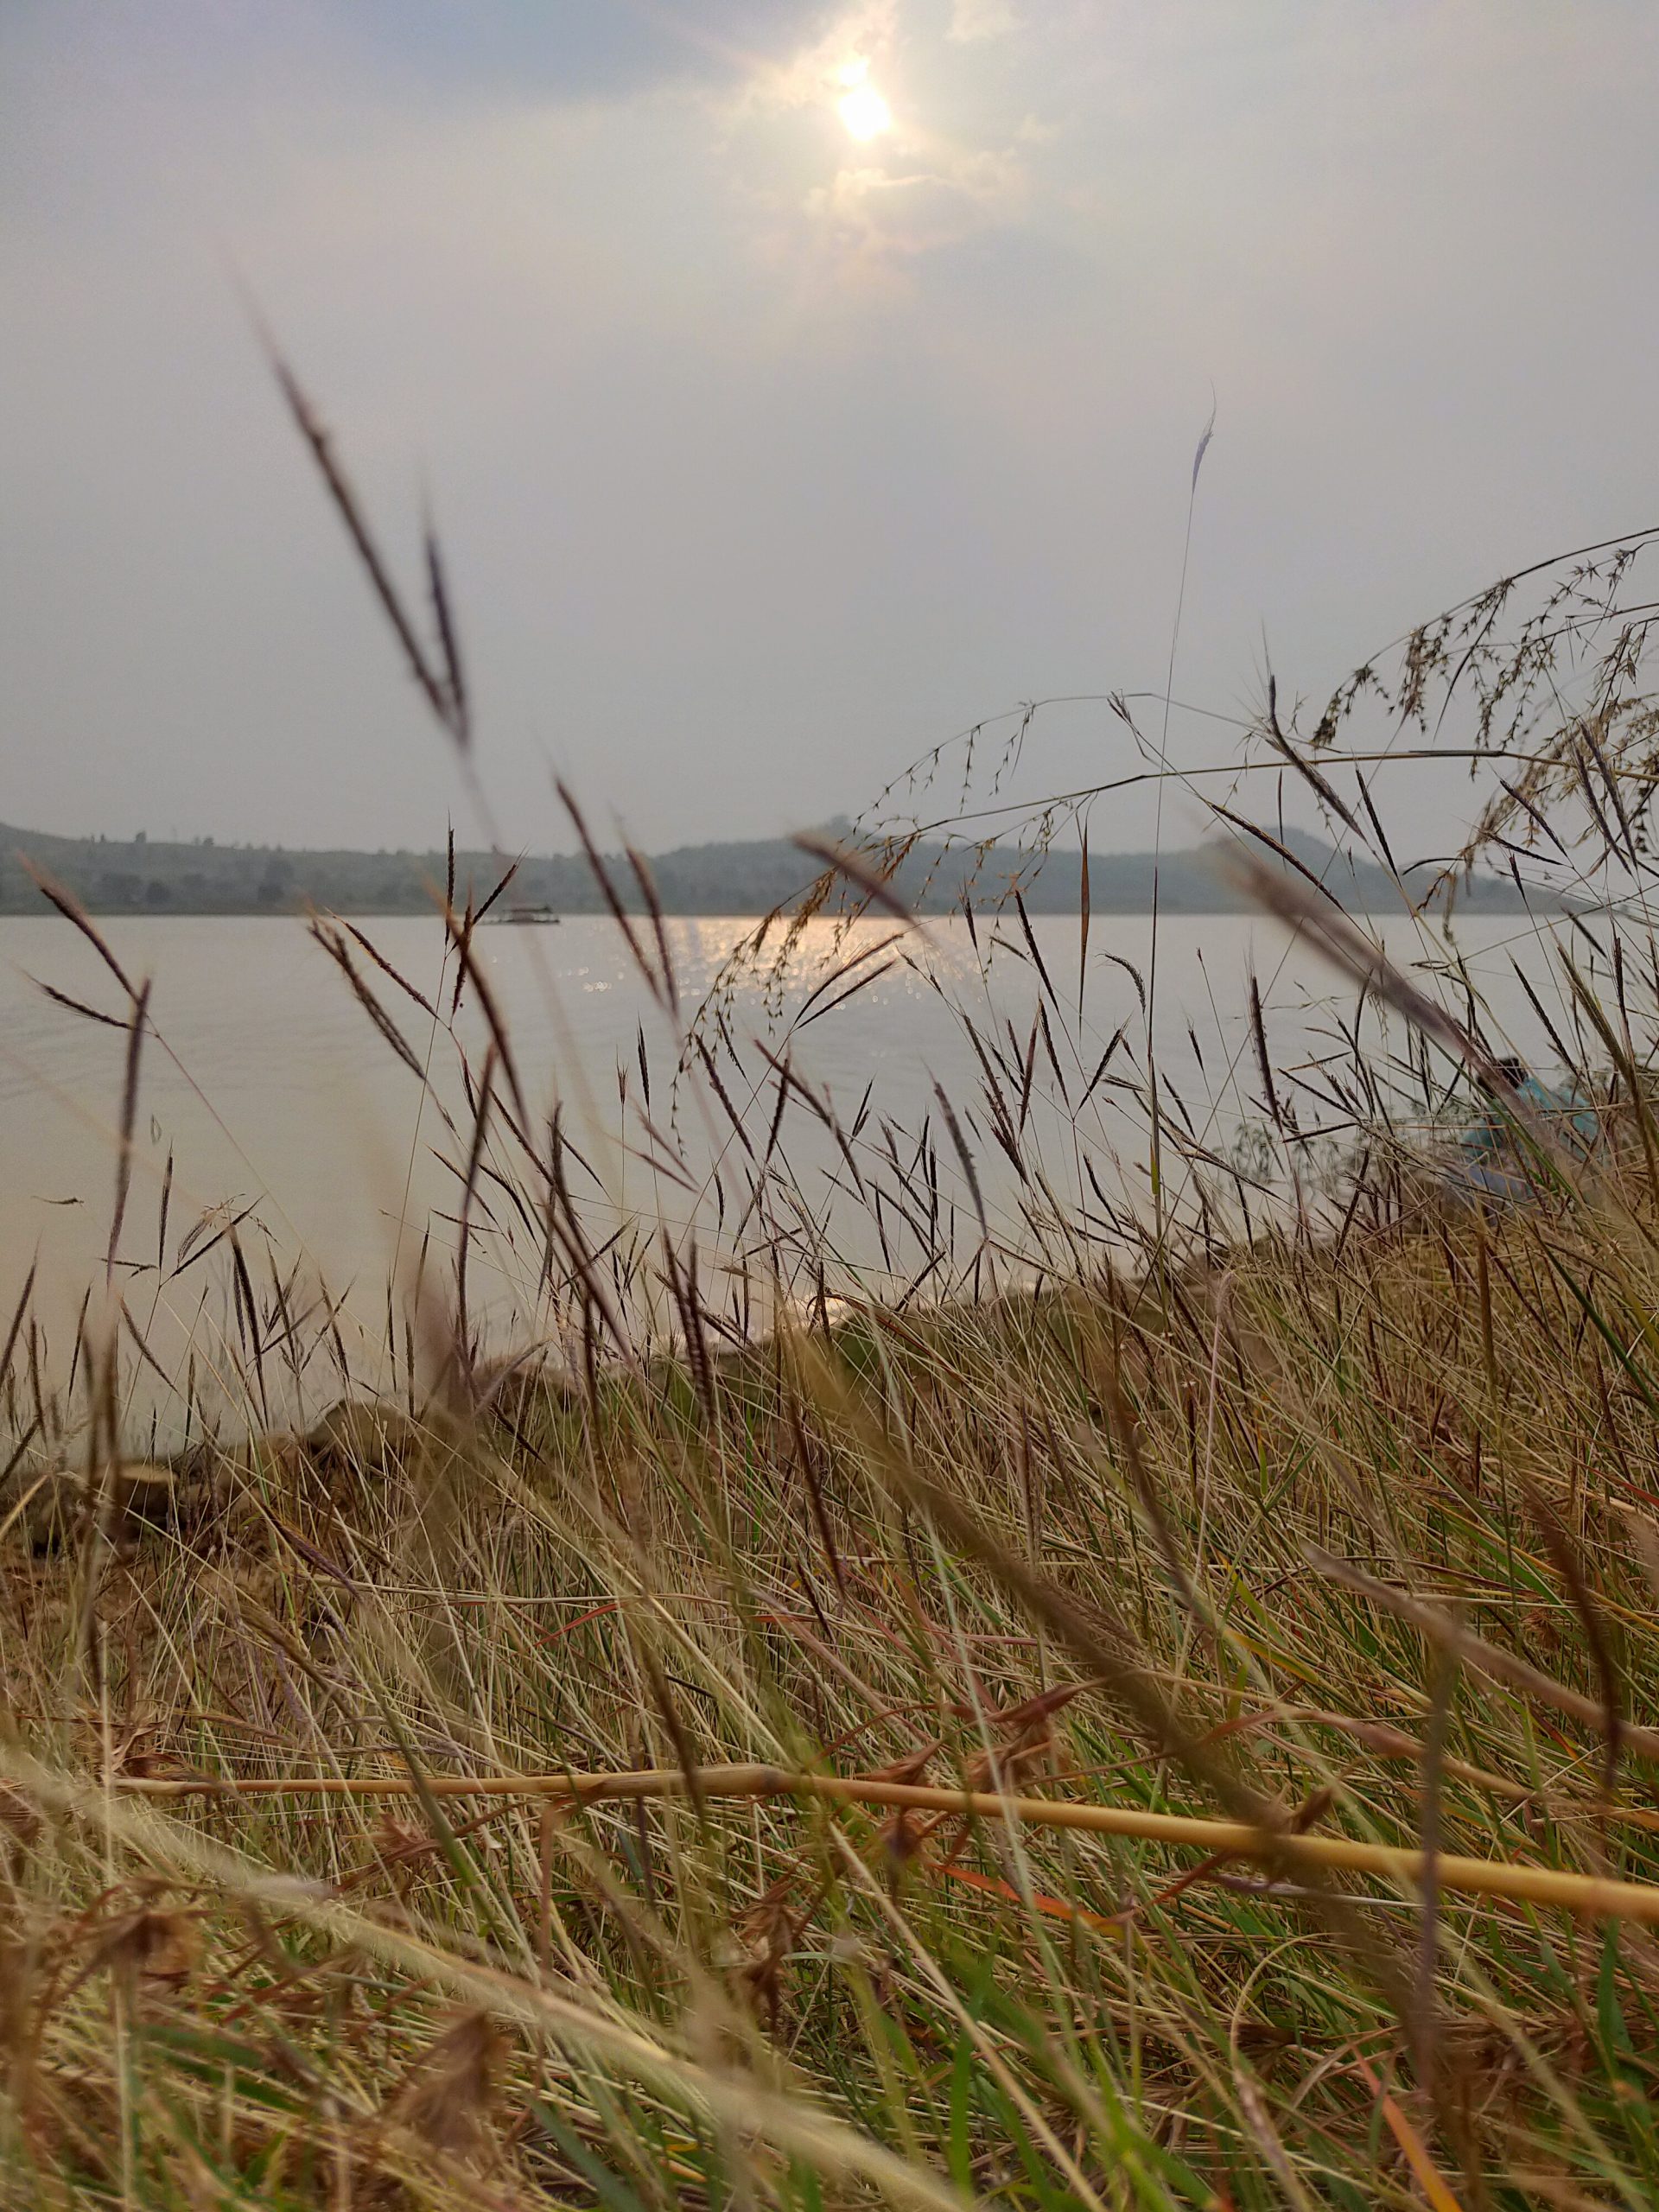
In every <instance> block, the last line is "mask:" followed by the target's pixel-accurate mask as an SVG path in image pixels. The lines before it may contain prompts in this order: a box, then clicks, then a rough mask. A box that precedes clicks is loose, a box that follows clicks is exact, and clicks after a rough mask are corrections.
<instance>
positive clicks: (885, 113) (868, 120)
mask: <svg viewBox="0 0 1659 2212" xmlns="http://www.w3.org/2000/svg"><path fill="white" fill-rule="evenodd" d="M856 66H857V65H852V67H856ZM864 66H865V67H868V63H867V64H866V65H864ZM849 79H850V80H851V81H850V84H849ZM842 83H843V84H849V90H848V91H846V92H843V93H842V96H841V98H840V99H838V100H837V101H836V114H837V115H839V116H840V118H841V119H842V122H843V123H844V124H846V126H847V128H848V130H850V131H851V133H852V135H853V137H855V138H864V139H869V138H879V137H880V136H881V134H882V132H883V131H884V130H892V128H893V110H892V109H891V108H890V107H889V106H888V105H887V102H886V100H884V99H882V97H881V95H880V92H877V91H876V89H875V86H874V85H872V84H869V83H868V82H867V81H866V79H865V77H864V71H863V68H859V69H858V73H857V75H856V77H855V78H854V77H853V76H852V68H851V67H849V69H846V70H843V71H842Z"/></svg>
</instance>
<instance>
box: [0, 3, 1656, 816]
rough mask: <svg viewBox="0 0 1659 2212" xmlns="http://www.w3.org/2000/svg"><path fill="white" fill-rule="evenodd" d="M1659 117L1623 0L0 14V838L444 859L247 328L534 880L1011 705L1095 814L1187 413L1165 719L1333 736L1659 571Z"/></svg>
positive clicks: (1158, 654) (1178, 754) (816, 811)
mask: <svg viewBox="0 0 1659 2212" xmlns="http://www.w3.org/2000/svg"><path fill="white" fill-rule="evenodd" d="M1656 113H1659V9H1656V8H1655V7H1654V6H1653V5H1652V4H1651V0H1573V4H1571V5H1568V4H1567V0H855V4H851V5H845V6H840V7H836V6H830V7H820V6H816V5H810V4H804V0H0V296H3V300H4V302H5V306H4V309H3V320H4V339H3V343H0V563H3V569H0V820H5V821H9V822H11V823H22V824H24V825H27V826H30V827H34V828H38V829H52V830H57V831H63V832H71V833H82V834H92V833H99V832H101V833H103V834H105V835H107V836H128V835H130V834H132V833H133V832H134V831H135V830H137V829H145V830H146V831H147V832H148V834H149V835H150V836H168V835H173V836H186V837H191V836H207V835H211V836H215V837H217V838H219V839H220V840H225V839H235V840H238V841H250V842H283V843H288V844H321V843H342V844H363V845H368V846H373V847H379V846H391V847H401V846H410V847H415V848H420V849H425V848H429V847H430V846H432V845H434V844H435V843H437V842H441V840H442V836H443V833H444V828H445V824H446V822H447V821H448V819H450V818H451V817H453V818H454V820H455V822H456V823H457V826H458V829H460V830H461V833H462V834H463V835H467V834H470V833H471V832H472V831H474V830H475V829H477V827H478V823H477V821H476V817H475V815H474V802H473V800H472V798H471V797H470V796H469V794H468V791H467V787H466V785H464V783H463V781H462V779H461V777H460V776H459V774H458V772H457V765H456V763H455V761H454V758H453V757H452V755H451V753H450V752H449V750H448V747H446V745H445V743H444V741H442V738H441V736H440V735H439V734H438V733H437V732H436V731H435V729H434V728H432V727H431V725H430V723H429V721H427V720H426V719H425V718H424V716H423V712H422V709H421V706H420V702H419V700H418V697H417V696H416V693H415V691H414V690H413V688H412V686H411V684H410V682H409V681H408V679H407V677H406V676H405V674H404V671H403V670H402V668H401V666H400V664H399V662H398V660H397V655H396V653H395V652H394V650H393V648H392V646H391V642H390V640H389V639H388V637H387V635H386V633H385V629H384V626H382V624H381V623H380V621H379V620H378V617H377V614H376V613H375V610H374V608H373V607H372V602H371V600H370V598H369V594H368V592H367V590H366V588H365V585H364V582H363V581H362V578H361V576H360V575H359V574H358V573H357V572H356V571H355V570H354V569H353V565H352V563H351V560H350V557H349V555H348V553H347V551H346V548H345V545H344V542H343V539H342V537H341V534H340V530H339V527H338V525H337V523H336V522H335V520H334V517H333V516H332V515H331V513H330V512H329V510H328V508H327V503H326V500H325V499H324V497H323V494H322V493H321V489H320V486H319V485H318V482H317V480H316V478H315V473H314V472H313V471H312V470H311V468H310V467H309V465H308V461H307V458H306V456H305V454H304V453H303V451H302V448H301V447H300V445H299V443H298V442H297V440H296V435H295V433H294V430H293V427H292V425H291V423H289V421H288V420H287V418H286V417H285V416H284V414H283V410H282V407H281V404H280V402H279V400H278V398H277V394H276V391H275V390H274V387H273V384H272V380H271V377H270V370H269V366H268V364H267V362H266V361H265V359H264V356H263V354H262V352H261V348H260V345H259V342H258V340H257V335H256V331H255V323H254V310H255V309H256V308H257V314H258V315H259V316H261V317H263V318H264V322H265V324H266V325H267V326H268V327H269V328H270V331H271V332H272V333H273V334H275V336H276V339H277V342H278V343H279V344H280V346H281V347H282V349H283V353H285V355H286V357H287V358H288V359H289V361H290V363H291V364H292V366H293V368H294V370H295V372H296V374H297V376H298V377H299V378H300V380H301V382H302V384H303V385H304V386H305V388H306V390H307V391H308V393H309V394H310V395H311V397H312V398H313V400H314V401H315V404H316V406H317V408H318V410H319V411H320V412H321V415H322V416H323V417H324V418H325V419H326V421H327V423H328V425H329V426H330V429H331V430H332V431H333V433H334V437H335V439H336V442H337V447H338V451H339V453H340V457H341V459H342V461H343V462H344V464H345V466H346V468H347V470H348V472H349V474H351V476H352V478H353V482H354V483H355V485H356V486H357V487H358V489H359V493H360V494H361V496H362V499H363V501H364V503H365V507H366V508H367V510H368V511H369V512H371V513H372V516H373V518H374V520H375V523H376V525H377V528H378V530H379V531H380V532H381V534H382V537H383V538H384V541H385V546H386V549H387V551H388V555H389V556H390V557H391V561H392V563H393V565H394V566H395V567H396V568H397V570H398V572H399V574H400V575H402V576H403V577H404V578H405V579H406V580H407V581H408V582H409V585H410V588H411V589H417V588H418V575H419V564H418V556H419V545H420V532H421V529H422V520H423V512H424V511H425V509H426V508H427V506H428V505H429V507H430V510H431V512H432V513H433V514H434V516H435V518H436V523H437V526H438V529H439V531H440V532H441V535H442V542H443V544H444V547H445V551H446V556H447V561H448V571H449V576H450V582H451V587H452V591H453V595H454V603H455V607H456V610H457V613H458V616H459V620H460V624H461V633H462V639H463V644H464V648H465V652H466V656H467V666H468V669H469V671H470V676H471V681H472V689H473V692H474V700H475V706H476V715H477V739H476V759H477V764H478V769H479V777H480V783H481V785H482V787H483V789H484V791H485V792H486V794H487V801H488V805H489V809H490V813H491V817H492V819H493V822H494V823H495V824H496V826H497V829H498V831H499V835H500V836H501V837H502V839H503V841H504V842H507V843H509V844H511V845H513V846H523V847H528V848H531V849H554V848H560V847H565V846H568V845H569V842H570V840H569V831H568V827H567V825H566V823H565V822H564V820H563V816H562V814H561V812H560V810H559V807H558V804H557V801H556V798H555V795H554V791H553V779H554V777H555V776H556V775H563V776H564V777H565V778H567V779H569V782H570V783H571V784H572V785H573V786H574V787H575V789H576V790H577V791H579V792H580V794H581V795H582V799H583V801H584V803H585V804H586V805H587V806H588V810H589V812H590V815H591V816H592V817H593V818H594V822H595V824H596V826H597V827H599V828H600V829H601V830H602V831H604V832H605V833H607V837H608V833H609V832H610V830H611V829H613V827H614V826H620V827H622V828H625V829H626V831H627V832H628V833H629V834H630V835H631V836H632V837H633V838H634V839H635V840H636V842H639V843H641V844H642V845H644V846H645V847H646V848H648V849H663V848H665V847H670V846H673V845H676V844H679V843H684V842H697V841H701V840H703V839H706V838H709V837H716V836H771V835H775V834H779V833H780V832H784V831H787V830H789V829H794V828H797V827H800V826H802V825H804V824H808V823H814V822H817V821H822V820H824V819H826V818H828V817H832V816H835V815H839V814H842V813H847V814H856V813H857V812H858V811H859V810H861V808H862V807H863V806H864V805H865V804H866V803H867V802H868V801H869V800H870V799H871V798H873V797H874V794H875V793H876V792H877V791H879V790H880V787H881V786H882V785H885V784H886V783H887V780H888V779H889V778H890V777H891V776H893V774H895V773H896V772H899V771H901V770H902V769H903V768H904V767H905V766H906V764H907V763H908V762H910V761H911V760H913V759H915V758H916V757H917V756H918V755H920V754H923V753H925V752H927V750H928V749H929V748H931V747H933V746H935V745H936V744H938V743H939V742H940V741H943V740H945V739H948V738H950V737H951V736H952V735H953V734H955V733H957V732H959V731H961V730H963V728H967V727H969V726H970V725H972V724H974V723H976V721H981V720H982V719H988V718H991V717H995V716H997V715H1002V714H1005V713H1006V712H1007V710H1009V709H1014V708H1017V706H1018V704H1019V702H1021V701H1024V700H1027V699H1033V698H1039V697H1052V696H1064V697H1067V698H1071V699H1074V700H1078V701H1080V703H1075V704H1071V705H1065V706H1058V707H1055V708H1052V709H1045V710H1044V712H1043V713H1042V714H1041V715H1039V717H1038V719H1037V721H1036V722H1035V723H1034V724H1033V728H1032V729H1031V731H1030V733H1029V734H1028V736H1027V741H1026V748H1025V752H1024V754H1023V756H1022V761H1021V766H1020V778H1021V779H1022V780H1021V782H1020V785H1019V788H1020V790H1022V791H1031V792H1033V793H1035V792H1040V791H1044V790H1046V789H1061V788H1066V787H1070V786H1071V785H1076V784H1077V783H1079V782H1084V781H1095V780H1104V779H1109V778H1110V777H1113V776H1115V775H1116V774H1119V773H1121V772H1123V770H1124V769H1125V768H1126V767H1128V766H1133V765H1134V762H1133V760H1132V758H1131V754H1132V750H1133V745H1132V740H1131V739H1130V738H1129V736H1128V733H1127V732H1126V731H1125V730H1124V728H1123V726H1122V723H1121V721H1118V720H1117V718H1116V717H1115V716H1114V715H1112V714H1111V712H1110V711H1109V709H1108V708H1107V707H1106V706H1105V705H1104V704H1103V703H1102V699H1103V695H1105V694H1108V693H1109V692H1112V691H1114V690H1125V691H1132V692H1133V691H1142V692H1159V691H1161V690H1163V689H1164V688H1165V683H1166V670H1167V667H1168V665H1169V658H1170V653H1171V645H1172V634H1173V625H1174V620H1175V613H1176V607H1177V600H1178V594H1179V592H1180V587H1181V581H1182V573H1183V550H1184V543H1185V533H1186V531H1187V526H1188V498H1189V488H1190V480H1191V474H1192V457H1193V453H1194V449H1195V448H1196V446H1197V443H1198V438H1199V435H1200V434H1201V433H1202V431H1203V429H1204V428H1205V423H1206V421H1207V420H1208V419H1209V417H1210V416H1211V410H1212V407H1213V409H1214V415H1215V432H1214V437H1213V441H1212V442H1211V446H1210V448H1209V449H1208V451H1207V453H1206V455H1205V463H1204V468H1203V472H1202V474H1201V476H1200V478H1199V480H1198V488H1197V493H1196V497H1195V499H1194V500H1193V503H1192V534H1191V547H1190V559H1189V560H1188V563H1187V566H1186V574H1185V594H1184V598H1183V599H1182V601H1181V620H1180V625H1179V641H1178V645H1177V654H1176V663H1175V666H1176V677H1175V685H1174V689H1175V692H1176V694H1177V696H1179V698H1180V699H1181V700H1183V701H1186V702H1193V703H1195V704H1197V705H1199V706H1203V707H1205V708H1207V709H1210V710H1211V712H1212V713H1215V714H1219V715H1248V714H1249V712H1250V711H1251V709H1252V708H1253V706H1254V705H1255V703H1256V702H1257V701H1258V699H1259V697H1260V694H1261V689H1262V681H1263V678H1264V676H1265V672H1266V671H1267V670H1268V668H1269V667H1271V668H1272V670H1273V671H1274V674H1275V676H1276V677H1277V680H1278V683H1279V686H1280V690H1281V696H1290V695H1294V694H1299V693H1300V694H1305V695H1306V696H1309V697H1311V698H1319V697H1322V696H1323V695H1324V694H1325V692H1326V691H1328V690H1329V689H1330V688H1331V686H1332V684H1333V683H1335V682H1336V681H1338V679H1339V678H1340V677H1341V676H1342V675H1343V674H1344V672H1345V671H1347V670H1348V669H1349V668H1351V666H1353V665H1354V664H1356V663H1357V662H1358V661H1361V660H1363V659H1364V658H1368V657H1369V656H1370V654H1371V653H1372V652H1374V651H1375V650H1376V649H1377V648H1378V647H1380V646H1381V645H1383V644H1384V643H1385V642H1386V641H1387V640H1389V639H1391V638H1393V637H1394V636H1395V635H1396V634H1397V633H1398V632H1401V631H1402V630H1403V629H1405V628H1406V627H1407V626H1408V625H1409V624H1410V623H1412V622H1413V621H1414V620H1417V619H1418V618H1420V617H1421V616H1424V615H1427V614H1428V613H1433V611H1434V610H1435V609H1437V608H1438V607H1441V606H1442V605H1444V604H1446V603H1448V602H1450V601H1452V600H1455V599H1457V598H1459V597H1461V596H1462V595H1463V594H1465V593H1467V592H1469V591H1471V590H1472V589H1474V588H1478V586H1479V585H1481V584H1483V583H1484V582H1486V581H1488V580H1489V579H1490V578H1491V577H1493V576H1495V575H1499V574H1501V573H1504V572H1506V571H1508V570H1510V569H1513V568H1514V567H1516V566H1517V565H1519V564H1520V563H1523V562H1526V561H1528V560H1530V559H1533V558H1535V557H1538V556H1541V555H1543V554H1546V553H1548V552H1550V551H1552V550H1555V549H1556V548H1558V547H1562V546H1567V545H1572V544H1575V543H1580V542H1584V541H1589V540H1592V539H1597V538H1600V537H1605V536H1608V535H1611V534H1612V533H1615V532H1618V531H1624V530H1626V529H1634V528H1636V527H1637V526H1639V525H1642V524H1647V523H1649V521H1652V520H1654V519H1655V518H1656V515H1655V512H1654V511H1655V508H1656V505H1659V499H1656V494H1659V484H1656V431H1655V427H1654V421H1655V418H1654V410H1653V375H1654V363H1655V359H1656V355H1659V291H1656V288H1655V286H1654V284H1653V283H1652V270H1653V267H1654V264H1655V249H1656V245H1659V238H1656V227H1659V225H1656V216H1659V132H1656V131H1655V130H1654V128H1653V118H1654V116H1655V115H1656ZM1144 711H1145V712H1146V713H1147V714H1148V715H1150V717H1151V721H1152V724H1153V727H1154V728H1160V713H1161V710H1160V709H1157V708H1156V707H1155V706H1152V707H1147V708H1146V709H1144ZM996 727H997V728H1007V724H1001V725H997V726H996ZM1232 742H1233V736H1232V732H1231V728H1230V725H1229V724H1228V723H1227V722H1225V721H1211V720H1207V719H1205V718H1202V717H1200V716H1198V715H1193V714H1191V713H1188V712H1185V711H1184V710H1183V711H1179V712H1177V713H1176V714H1175V715H1173V718H1172V721H1171V727H1170V734H1169V744H1170V750H1171V753H1172V755H1173V757H1174V758H1175V759H1177V760H1179V761H1181V762H1183V763H1187V764H1197V763H1199V762H1200V761H1203V760H1214V759H1217V758H1218V757H1221V756H1222V755H1223V754H1224V752H1225V749H1226V748H1227V747H1229V746H1230V745H1231V744H1232ZM982 757H985V756H983V755H982ZM1389 800H1390V803H1391V804H1394V805H1395V807H1396V808H1397V809H1398V810H1400V811H1401V814H1402V816H1403V817H1404V818H1405V819H1406V820H1407V821H1408V823H1409V824H1410V826H1411V827H1412V829H1414V830H1415V831H1416V832H1418V833H1420V834H1421V836H1423V837H1426V838H1427V841H1428V843H1429V845H1430V846H1431V847H1432V848H1433V849H1445V844H1444V842H1443V840H1444V834H1445V823H1446V818H1447V816H1448V810H1450V812H1451V813H1455V811H1456V809H1457V807H1458V805H1459V803H1460V802H1459V799H1458V797H1457V794H1456V791H1455V790H1452V791H1448V789H1447V787H1446V784H1445V782H1444V779H1440V780H1439V781H1436V780H1435V778H1434V776H1433V773H1432V772H1430V773H1427V774H1424V773H1417V772H1413V773H1412V774H1411V775H1409V776H1405V775H1402V777H1401V778H1400V779H1397V783H1396V785H1395V788H1394V789H1393V790H1392V791H1391V792H1390V793H1389ZM932 804H934V802H933V801H932V800H931V799H929V800H928V801H927V802H926V803H925V805H924V809H923V811H924V813H926V811H927V809H928V807H930V806H931V805H932ZM1166 804H1167V805H1168V808H1169V811H1168V814H1167V817H1166V820H1165V821H1164V822H1163V823H1154V811H1153V808H1154V801H1153V798H1152V796H1151V794H1150V792H1149V791H1148V790H1147V789H1146V788H1144V787H1143V788H1141V789H1139V790H1136V791H1133V792H1130V793H1128V794H1125V795H1123V796H1122V797H1115V798H1111V799H1109V800H1108V801H1104V802H1103V803H1102V804H1101V805H1100V806H1099V807H1098V808H1097V809H1096V811H1095V814H1094V816H1093V817H1092V822H1091V836H1092V837H1093V840H1094V842H1095V843H1096V846H1098V847H1100V848H1112V847H1118V848H1124V847H1132V846H1136V845H1141V844H1144V843H1145V842H1147V840H1148V838H1149V836H1151V835H1152V833H1153V831H1154V827H1157V828H1158V829H1160V832H1161V833H1162V834H1164V835H1166V836H1170V835H1173V834H1176V833H1177V832H1178V831H1179V834H1181V835H1182V836H1185V831H1186V830H1187V829H1196V828H1197V827H1198V822H1199V819H1200V817H1199V815H1198V810H1197V808H1196V805H1195V804H1194V803H1192V801H1190V800H1189V799H1187V798H1185V797H1184V796H1182V795H1181V794H1180V793H1179V792H1175V793H1173V794H1172V795H1171V797H1170V798H1169V799H1168V801H1167V802H1166ZM1437 836H1440V838H1441V839H1442V842H1440V843H1439V844H1438V845H1437V844H1436V843H1435V840H1436V837H1437Z"/></svg>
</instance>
